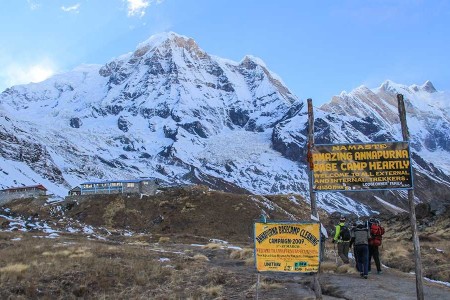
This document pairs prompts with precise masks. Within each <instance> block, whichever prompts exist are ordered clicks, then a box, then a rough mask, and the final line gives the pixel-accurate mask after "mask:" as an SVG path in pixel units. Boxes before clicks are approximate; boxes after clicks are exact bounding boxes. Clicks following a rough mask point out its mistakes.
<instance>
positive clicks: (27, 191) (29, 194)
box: [0, 184, 47, 204]
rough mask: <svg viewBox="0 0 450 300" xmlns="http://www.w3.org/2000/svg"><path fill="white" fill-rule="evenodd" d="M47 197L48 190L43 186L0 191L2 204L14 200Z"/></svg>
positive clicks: (0, 202) (19, 187)
mask: <svg viewBox="0 0 450 300" xmlns="http://www.w3.org/2000/svg"><path fill="white" fill-rule="evenodd" d="M45 195H47V189H46V188H45V187H44V186H43V185H42V184H38V185H30V186H18V187H11V188H7V189H3V190H0V204H4V203H7V202H9V201H11V200H13V199H23V198H37V197H39V196H45Z"/></svg>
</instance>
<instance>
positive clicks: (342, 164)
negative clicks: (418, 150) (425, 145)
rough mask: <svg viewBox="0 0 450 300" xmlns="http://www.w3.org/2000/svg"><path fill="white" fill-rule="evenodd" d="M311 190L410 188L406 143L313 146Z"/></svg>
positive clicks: (409, 162) (408, 155)
mask: <svg viewBox="0 0 450 300" xmlns="http://www.w3.org/2000/svg"><path fill="white" fill-rule="evenodd" d="M312 161H313V164H312V165H313V190H314V191H354V190H368V189H410V188H412V177H411V160H410V153H409V145H408V143H407V142H389V143H379V144H336V145H315V146H314V147H313V148H312Z"/></svg>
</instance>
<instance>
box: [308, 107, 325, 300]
mask: <svg viewBox="0 0 450 300" xmlns="http://www.w3.org/2000/svg"><path fill="white" fill-rule="evenodd" d="M307 101H308V168H309V172H308V177H309V196H310V199H311V215H313V216H314V217H315V218H316V219H317V220H319V214H318V212H317V204H316V194H315V193H314V192H313V189H312V186H313V185H312V183H313V182H312V179H313V178H312V172H313V167H312V166H313V165H312V163H313V162H312V156H311V148H312V147H313V145H314V112H313V105H312V99H311V98H309V99H308V100H307ZM319 235H320V234H319ZM319 238H320V236H319ZM319 276H320V261H319V269H318V271H317V273H315V274H314V293H315V295H316V299H322V288H321V287H320V281H319Z"/></svg>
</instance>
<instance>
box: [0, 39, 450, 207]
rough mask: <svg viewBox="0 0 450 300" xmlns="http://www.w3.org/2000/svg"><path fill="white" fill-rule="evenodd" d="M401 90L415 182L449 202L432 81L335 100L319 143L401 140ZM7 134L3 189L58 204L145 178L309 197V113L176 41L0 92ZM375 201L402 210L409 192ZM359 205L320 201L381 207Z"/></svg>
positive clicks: (319, 124) (251, 63)
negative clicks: (106, 185)
mask: <svg viewBox="0 0 450 300" xmlns="http://www.w3.org/2000/svg"><path fill="white" fill-rule="evenodd" d="M398 92H402V93H403V94H404V95H405V98H406V103H407V104H408V107H407V110H408V118H409V120H411V121H410V122H409V123H410V126H411V127H410V128H411V132H412V139H411V140H412V144H413V145H414V146H413V151H414V155H415V156H414V162H415V167H416V168H417V177H418V178H419V179H420V180H418V183H420V184H430V183H435V184H436V185H440V186H442V187H441V190H442V193H443V194H445V193H447V192H449V190H450V187H449V183H450V179H449V177H448V176H449V174H450V171H449V170H450V168H449V165H448V162H447V160H444V159H442V157H445V156H446V155H447V157H448V152H449V148H450V143H449V142H448V141H449V133H448V132H449V131H448V127H449V117H448V113H446V108H448V99H449V95H448V94H445V93H442V92H437V91H436V90H435V89H434V87H433V86H432V84H431V83H430V82H427V83H426V84H425V85H424V86H421V87H419V86H412V87H404V86H402V85H398V84H395V83H392V82H386V83H385V84H383V85H382V86H381V87H380V88H379V89H374V90H370V89H368V88H365V87H360V88H358V89H356V90H354V91H352V92H351V93H349V94H346V93H342V94H341V95H340V96H337V97H334V98H333V100H332V101H331V102H330V103H329V104H326V105H324V106H323V107H321V108H318V109H316V112H315V117H316V120H315V132H316V143H338V142H339V143H343V142H372V141H384V140H389V141H390V140H399V139H400V137H401V133H400V130H399V124H398V120H397V118H398V117H397V113H396V102H395V95H396V93H398ZM432 129H433V130H432ZM0 135H1V137H2V139H1V141H0V142H1V146H2V147H1V150H0V159H1V162H2V163H1V165H0V166H1V169H2V170H0V171H2V172H0V188H5V187H10V186H17V185H22V184H23V185H30V184H35V183H42V184H44V185H45V186H46V187H47V188H48V189H49V190H50V191H51V192H52V193H55V194H57V195H61V196H63V195H65V194H66V193H67V190H68V189H69V188H70V187H73V186H76V185H78V184H79V183H81V182H84V181H88V180H107V179H131V178H137V177H148V176H150V177H156V178H161V179H164V180H166V181H168V182H172V183H203V184H206V185H209V186H211V187H213V188H217V189H223V190H229V191H247V192H250V193H255V194H276V193H299V194H302V195H304V196H305V197H306V196H307V195H308V193H309V192H308V177H307V169H306V164H305V153H306V152H305V146H306V140H307V115H306V109H305V104H304V103H303V102H302V101H300V100H299V99H297V97H296V96H295V95H293V94H292V93H291V92H290V91H289V89H288V87H286V86H285V85H284V83H283V81H282V80H281V79H280V78H279V77H278V76H277V75H275V74H274V73H272V72H271V71H270V70H269V69H268V68H267V66H266V65H265V64H264V63H263V62H262V61H261V60H260V59H258V58H255V57H253V56H246V57H244V58H243V59H242V60H241V61H240V62H234V61H231V60H227V59H223V58H219V57H216V56H212V55H209V54H208V53H206V52H205V51H203V50H202V49H201V48H200V47H199V46H198V45H197V44H196V43H195V41H194V40H193V39H191V38H188V37H184V36H181V35H178V34H175V33H172V32H171V33H164V34H159V35H156V36H153V37H151V38H149V39H148V40H147V41H145V42H143V43H141V44H139V45H138V46H137V48H136V50H135V51H133V52H130V53H127V54H125V55H122V56H120V57H118V58H115V59H113V60H111V61H110V62H108V63H106V64H105V65H103V66H101V65H83V66H80V67H78V68H76V69H74V70H73V71H71V72H67V73H63V74H59V75H55V76H53V77H52V78H49V79H48V80H46V81H44V82H42V83H38V84H28V85H20V86H14V87H11V88H9V89H7V90H5V91H4V92H3V93H2V94H0ZM19 174H21V175H19ZM421 178H423V179H421ZM448 194H450V193H447V195H448ZM376 196H377V197H378V198H383V200H387V201H389V202H390V203H391V205H394V206H395V205H396V206H399V207H400V208H405V205H406V204H405V193H402V192H396V193H390V192H387V193H386V195H385V196H384V195H383V196H380V195H379V194H377V195H376ZM430 197H431V195H430V193H418V196H417V198H418V201H427V202H430ZM361 198H364V197H362V196H361V195H355V194H348V193H347V194H342V193H334V194H331V193H328V194H321V195H320V196H319V197H318V201H319V205H321V206H322V207H324V208H325V209H327V210H329V211H333V210H341V211H352V212H355V213H358V214H369V213H371V212H372V211H373V210H374V209H375V210H376V209H378V208H379V207H377V206H376V205H373V204H372V203H371V202H370V200H368V199H361ZM366 198H370V197H366ZM447 198H448V196H447ZM447 198H446V199H444V200H446V201H448V202H450V199H447ZM374 199H375V198H374ZM376 202H377V203H381V202H380V201H376ZM371 207H372V208H371Z"/></svg>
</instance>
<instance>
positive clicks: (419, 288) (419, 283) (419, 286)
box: [397, 94, 424, 300]
mask: <svg viewBox="0 0 450 300" xmlns="http://www.w3.org/2000/svg"><path fill="white" fill-rule="evenodd" d="M397 100H398V114H399V116H400V123H401V125H402V135H403V140H404V141H405V142H408V141H409V131H408V125H407V123H406V110H405V102H404V101H403V95H402V94H397ZM411 170H412V167H411ZM411 173H412V172H411ZM408 202H409V216H410V220H411V230H412V235H413V242H414V258H415V267H416V269H415V271H416V293H417V299H418V300H423V299H424V298H423V277H422V261H421V256H420V244H419V236H418V234H417V223H416V209H415V205H414V190H408Z"/></svg>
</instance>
